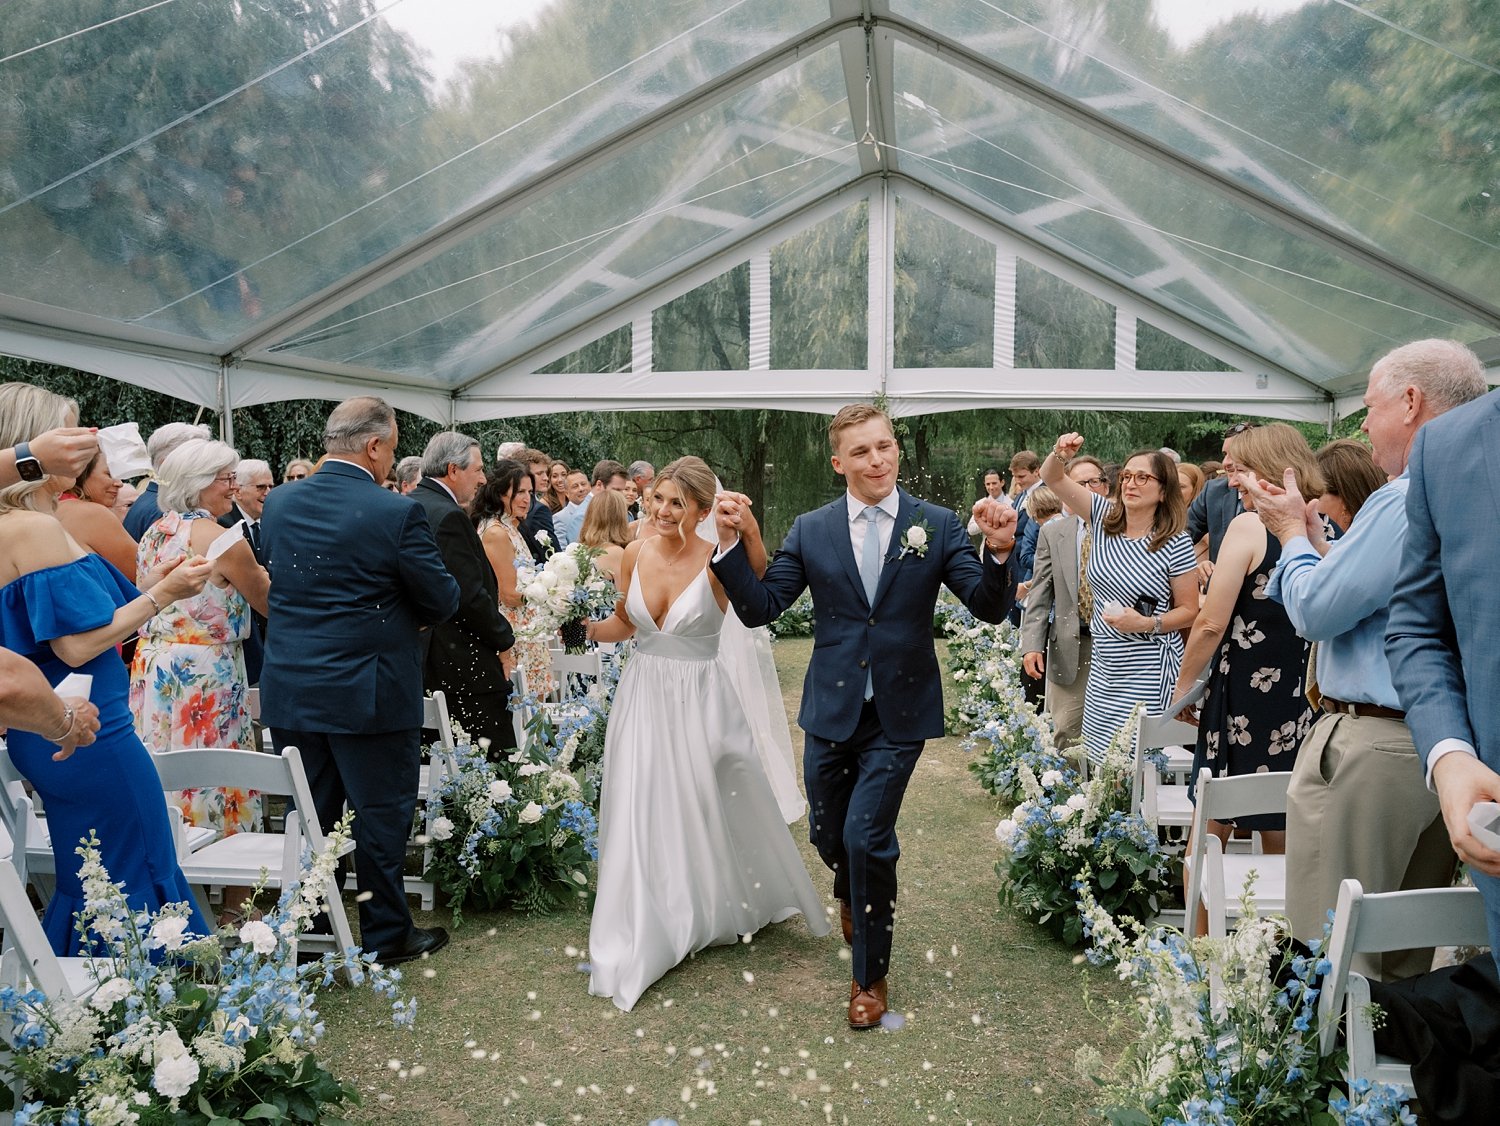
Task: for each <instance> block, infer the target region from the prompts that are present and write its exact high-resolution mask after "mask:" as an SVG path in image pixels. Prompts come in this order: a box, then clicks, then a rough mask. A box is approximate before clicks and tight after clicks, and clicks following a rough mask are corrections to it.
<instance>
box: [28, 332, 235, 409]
mask: <svg viewBox="0 0 1500 1126" xmlns="http://www.w3.org/2000/svg"><path fill="white" fill-rule="evenodd" d="M0 353H4V354H5V355H8V356H19V357H20V358H21V359H24V360H35V361H36V362H38V363H43V364H57V365H58V366H60V367H69V368H77V369H78V370H79V371H88V372H93V373H94V374H95V375H103V376H108V377H109V378H111V379H118V380H121V381H122V382H125V383H130V384H132V385H134V386H136V387H145V388H148V389H149V390H152V391H160V392H161V393H162V394H163V395H171V396H173V397H174V398H178V399H186V400H187V401H188V402H190V403H194V404H196V405H197V406H200V407H214V408H217V407H218V405H219V366H218V364H216V363H212V362H211V361H208V360H205V361H204V362H203V363H202V364H197V363H193V362H191V361H190V360H186V359H182V358H180V357H175V356H174V357H169V356H164V355H154V354H152V353H150V352H144V351H135V350H132V349H126V348H118V347H111V346H110V345H109V344H108V343H107V342H97V343H96V342H89V341H85V340H81V339H74V338H68V337H64V336H55V335H48V334H46V333H42V332H27V331H23V330H21V329H18V328H11V327H5V326H0Z"/></svg>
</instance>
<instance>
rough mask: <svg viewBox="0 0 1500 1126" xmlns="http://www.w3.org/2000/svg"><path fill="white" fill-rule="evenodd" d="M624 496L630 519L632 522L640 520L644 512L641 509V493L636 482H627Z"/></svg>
mask: <svg viewBox="0 0 1500 1126" xmlns="http://www.w3.org/2000/svg"><path fill="white" fill-rule="evenodd" d="M624 496H625V511H626V512H627V513H629V514H630V519H631V520H639V519H640V518H641V512H642V509H641V506H640V499H641V491H640V489H638V488H636V485H635V482H634V481H626V482H625V493H624Z"/></svg>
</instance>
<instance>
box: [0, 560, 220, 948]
mask: <svg viewBox="0 0 1500 1126" xmlns="http://www.w3.org/2000/svg"><path fill="white" fill-rule="evenodd" d="M139 597H140V591H138V590H136V588H135V586H134V585H133V584H132V583H131V582H130V580H129V579H127V578H126V577H125V576H124V575H122V574H121V573H120V572H119V571H117V570H116V569H115V568H114V567H112V566H110V564H109V563H107V562H106V561H105V560H103V559H102V558H100V557H99V556H97V555H85V556H83V557H82V558H81V559H75V560H74V561H73V562H71V563H66V564H63V565H62V566H59V567H48V568H45V569H43V570H40V571H33V572H31V573H30V574H29V575H22V576H21V577H20V578H18V579H16V580H14V581H13V582H10V583H7V584H6V585H5V586H4V587H0V645H3V646H4V647H5V648H7V649H10V650H12V651H13V652H16V653H19V654H21V655H22V656H23V657H26V658H28V659H29V660H31V661H32V662H33V663H35V664H36V666H37V667H38V668H40V669H41V670H42V673H43V675H45V676H46V678H47V683H49V684H52V685H54V686H55V685H57V684H58V683H60V682H61V681H62V679H63V677H65V676H67V675H68V673H70V672H75V671H76V672H80V673H86V674H88V675H91V676H92V677H93V678H94V684H93V688H92V690H91V691H90V694H89V699H90V700H91V701H92V702H93V704H94V705H95V706H96V707H97V708H98V709H99V734H98V736H97V737H96V738H95V740H94V742H93V743H91V744H90V745H89V746H87V747H80V748H79V749H78V750H77V751H75V752H74V753H73V755H72V756H71V757H70V758H67V759H64V760H63V761H62V762H54V761H53V760H52V755H53V753H54V752H55V751H56V750H57V744H55V743H49V742H48V741H47V740H46V739H43V738H42V737H41V736H40V735H34V734H32V733H30V732H27V731H16V730H12V731H11V732H10V733H9V734H8V735H7V736H6V739H7V741H8V745H9V749H10V757H11V760H12V761H13V762H14V763H15V764H16V769H17V770H19V771H20V772H21V773H22V774H23V775H24V776H25V777H26V779H27V781H29V782H30V783H31V784H32V786H33V787H35V789H36V792H37V794H38V795H39V796H40V797H41V799H42V802H43V805H44V808H45V810H46V814H47V824H48V826H49V827H50V829H51V833H52V856H53V859H54V860H55V861H56V864H57V890H56V892H55V893H54V894H53V896H52V900H51V902H49V903H48V904H47V910H46V913H45V914H44V915H43V916H42V928H43V930H45V931H46V933H47V939H48V941H49V942H51V944H52V949H53V950H55V951H56V952H57V953H58V954H60V955H62V956H64V957H68V956H72V955H76V954H81V953H84V950H83V948H82V943H81V942H80V939H79V936H78V933H77V932H76V931H75V930H74V929H73V919H74V916H75V915H76V914H77V912H78V911H79V909H80V908H82V907H83V885H82V884H81V883H80V881H79V879H78V866H79V858H78V857H77V856H76V855H75V854H74V851H73V850H74V849H76V848H77V847H78V842H79V840H80V839H81V838H83V837H86V836H88V834H89V832H90V830H92V831H93V832H94V833H96V834H98V837H99V852H100V857H101V859H102V860H103V861H104V866H105V867H106V868H108V869H109V874H110V878H111V879H112V880H115V881H119V882H123V883H124V885H125V894H126V896H127V897H128V898H129V900H130V905H131V907H133V908H135V909H137V910H145V911H155V910H157V909H159V908H160V907H162V906H164V905H165V904H168V903H179V902H183V901H186V902H187V903H189V904H193V907H192V911H193V914H192V922H191V928H190V929H191V930H192V931H193V932H194V933H196V934H211V933H213V931H212V928H211V927H210V926H209V924H208V923H207V921H205V920H204V918H203V916H202V915H201V914H200V913H199V912H198V909H197V906H196V904H194V901H193V895H192V890H191V888H189V887H188V883H187V880H186V879H184V878H183V875H182V869H181V868H179V867H178V866H177V852H176V849H175V848H174V846H173V844H172V828H171V824H170V822H169V821H168V820H167V803H166V798H165V796H164V795H163V793H162V788H161V780H160V779H159V778H158V777H157V773H156V768H155V767H154V766H153V765H152V764H151V756H150V755H149V754H147V752H146V748H145V747H144V746H143V745H142V744H141V740H140V738H139V736H137V735H136V733H135V726H134V724H133V723H132V721H131V715H130V706H129V703H128V695H129V691H128V689H129V685H128V682H127V680H126V673H125V666H124V665H123V664H122V663H121V662H120V658H119V656H118V655H117V654H116V653H115V651H114V649H113V648H109V649H106V650H105V651H104V652H103V653H100V654H99V655H98V656H97V657H95V658H93V659H92V660H90V661H87V662H85V663H84V664H83V665H81V666H80V667H79V668H78V669H76V670H75V669H70V668H69V667H68V666H67V665H66V664H64V663H63V662H62V660H60V659H59V658H58V657H57V655H56V654H54V653H53V652H52V647H51V646H50V645H48V644H47V643H48V642H49V641H51V640H53V639H54V638H58V637H65V636H67V635H68V634H73V633H84V632H87V631H88V630H91V629H98V628H99V627H100V626H103V625H107V624H108V623H109V621H110V619H111V618H113V617H114V614H115V611H116V610H117V609H118V608H119V607H121V606H123V605H125V604H126V603H127V602H129V601H131V600H132V599H135V598H139Z"/></svg>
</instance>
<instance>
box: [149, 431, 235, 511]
mask: <svg viewBox="0 0 1500 1126" xmlns="http://www.w3.org/2000/svg"><path fill="white" fill-rule="evenodd" d="M239 463H240V455H239V454H238V453H237V452H236V451H235V448H234V447H233V446H227V445H225V444H224V443H223V442H216V441H213V440H211V439H208V438H190V439H189V440H188V441H186V442H183V443H182V444H181V445H180V446H178V447H177V448H176V449H174V450H173V451H172V452H171V453H169V454H168V455H167V456H166V459H165V460H164V461H163V462H162V463H161V465H160V467H159V468H158V469H157V471H156V499H157V503H159V504H160V505H161V510H162V511H163V512H192V511H193V510H194V509H195V508H197V507H198V498H199V497H201V496H202V495H203V490H204V489H206V488H208V486H209V485H211V484H212V483H213V479H214V478H215V477H217V476H218V475H219V474H220V473H223V472H224V470H226V469H233V468H234V467H235V466H237V465H239Z"/></svg>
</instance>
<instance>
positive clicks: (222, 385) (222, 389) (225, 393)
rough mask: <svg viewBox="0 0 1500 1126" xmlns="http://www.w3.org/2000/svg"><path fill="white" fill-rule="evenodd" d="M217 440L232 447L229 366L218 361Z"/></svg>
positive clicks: (232, 423) (232, 426) (232, 415)
mask: <svg viewBox="0 0 1500 1126" xmlns="http://www.w3.org/2000/svg"><path fill="white" fill-rule="evenodd" d="M219 440H220V441H221V442H223V443H224V444H225V445H227V446H232V445H234V406H233V404H232V402H231V399H230V395H229V365H228V364H227V363H226V362H225V361H223V360H220V361H219Z"/></svg>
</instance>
